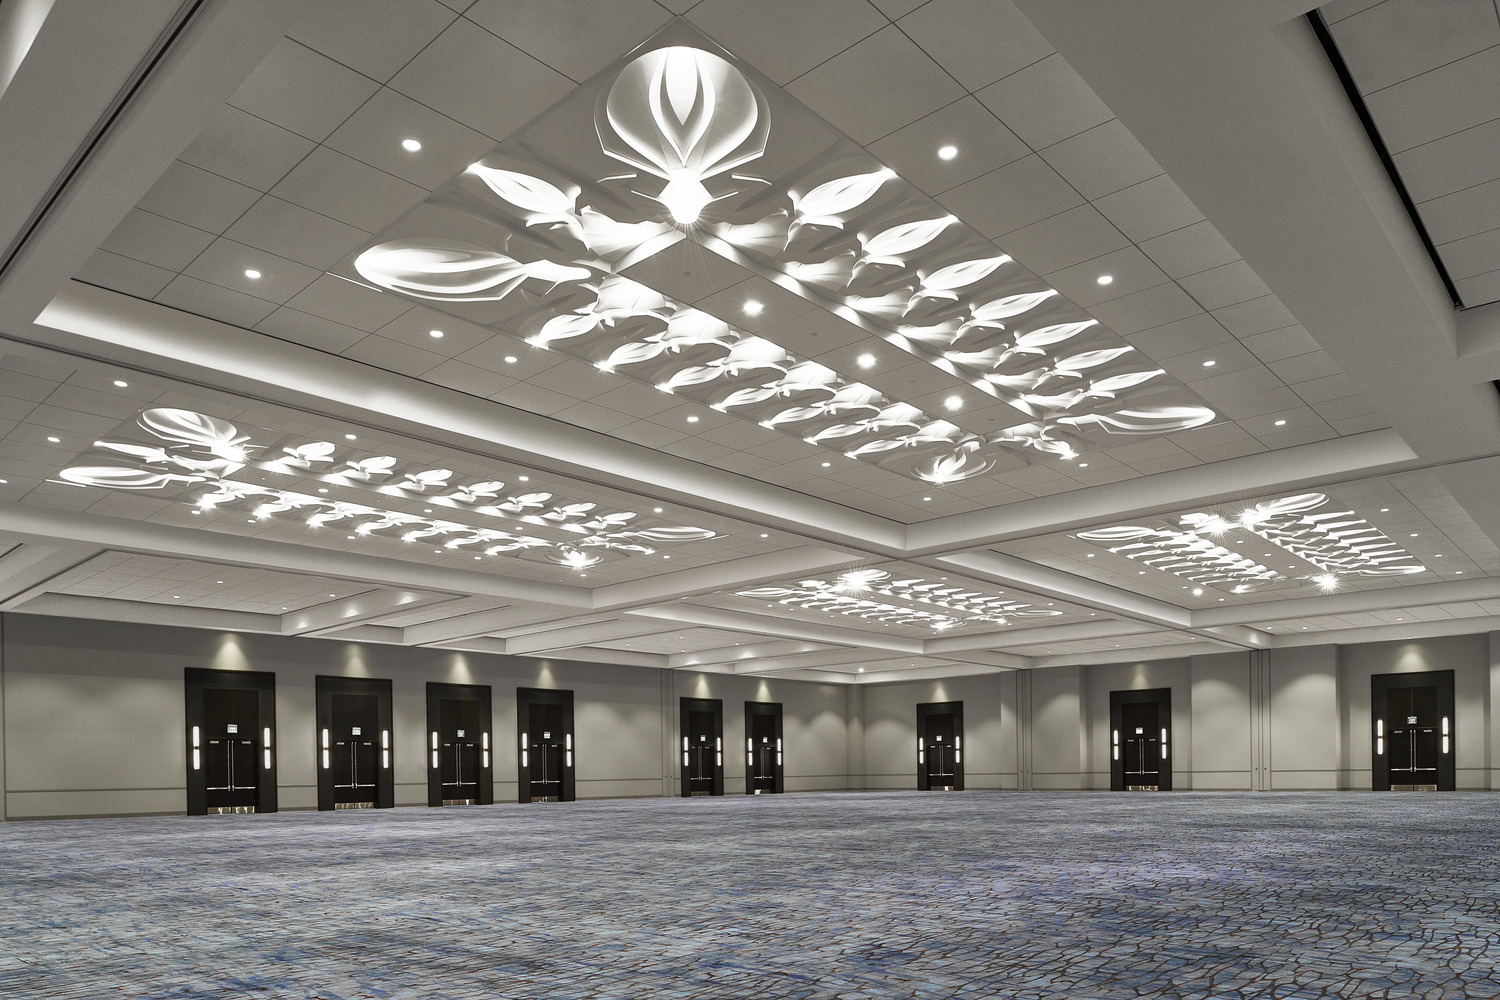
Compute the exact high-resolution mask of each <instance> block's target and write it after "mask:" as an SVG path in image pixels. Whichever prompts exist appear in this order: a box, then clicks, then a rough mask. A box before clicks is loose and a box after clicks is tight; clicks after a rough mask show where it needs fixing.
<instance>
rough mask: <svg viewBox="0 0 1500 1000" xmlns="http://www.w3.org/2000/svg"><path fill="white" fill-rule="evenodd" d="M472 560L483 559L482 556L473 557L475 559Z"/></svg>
mask: <svg viewBox="0 0 1500 1000" xmlns="http://www.w3.org/2000/svg"><path fill="white" fill-rule="evenodd" d="M474 558H475V559H483V558H484V556H475V557H474Z"/></svg>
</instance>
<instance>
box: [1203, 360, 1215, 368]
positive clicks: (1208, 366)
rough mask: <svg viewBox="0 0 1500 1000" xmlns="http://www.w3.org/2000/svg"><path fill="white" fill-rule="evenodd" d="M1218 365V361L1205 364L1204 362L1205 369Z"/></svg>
mask: <svg viewBox="0 0 1500 1000" xmlns="http://www.w3.org/2000/svg"><path fill="white" fill-rule="evenodd" d="M1216 364H1218V362H1217V361H1205V362H1203V367H1204V368H1212V367H1213V366H1214V365H1216Z"/></svg>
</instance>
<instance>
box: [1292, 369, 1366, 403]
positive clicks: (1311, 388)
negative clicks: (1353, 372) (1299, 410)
mask: <svg viewBox="0 0 1500 1000" xmlns="http://www.w3.org/2000/svg"><path fill="white" fill-rule="evenodd" d="M1292 391H1294V392H1295V393H1296V394H1297V395H1299V396H1301V397H1302V398H1303V400H1305V401H1306V402H1308V403H1310V404H1311V403H1322V402H1325V401H1327V400H1330V399H1338V398H1339V397H1340V396H1352V395H1354V394H1355V393H1357V392H1358V391H1359V389H1358V387H1357V386H1355V384H1354V382H1353V381H1352V380H1351V379H1350V378H1349V376H1347V375H1329V376H1326V377H1325V378H1318V379H1313V380H1311V381H1309V382H1299V383H1298V384H1297V385H1295V386H1293V387H1292Z"/></svg>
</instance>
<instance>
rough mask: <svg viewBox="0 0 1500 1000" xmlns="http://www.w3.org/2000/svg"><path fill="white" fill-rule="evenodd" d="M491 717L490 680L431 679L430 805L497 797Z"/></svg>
mask: <svg viewBox="0 0 1500 1000" xmlns="http://www.w3.org/2000/svg"><path fill="white" fill-rule="evenodd" d="M491 717H492V716H491V708H490V689H489V686H488V685H479V684H438V683H433V682H429V683H428V685H427V730H428V751H427V804H428V805H429V806H471V805H480V806H483V805H489V804H490V803H492V802H494V801H495V782H494V770H493V768H492V767H491V764H490V758H491V756H492V755H493V752H494V750H493V748H492V747H491V746H490V735H491V729H490V726H491Z"/></svg>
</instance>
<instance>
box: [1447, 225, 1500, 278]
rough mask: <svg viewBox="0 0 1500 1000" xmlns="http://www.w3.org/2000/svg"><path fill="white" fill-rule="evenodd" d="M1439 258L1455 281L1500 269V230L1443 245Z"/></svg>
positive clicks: (1492, 230)
mask: <svg viewBox="0 0 1500 1000" xmlns="http://www.w3.org/2000/svg"><path fill="white" fill-rule="evenodd" d="M1437 251H1438V256H1439V257H1441V258H1442V259H1443V264H1444V266H1445V267H1447V269H1448V274H1449V276H1450V277H1452V278H1453V279H1454V280H1455V281H1459V280H1462V279H1463V278H1472V277H1474V276H1475V275H1478V274H1487V273H1488V272H1490V271H1494V270H1497V269H1500V229H1491V230H1490V231H1488V232H1484V233H1479V234H1478V235H1475V236H1470V237H1468V238H1467V239H1462V240H1454V241H1453V242H1451V243H1444V244H1441V245H1440V246H1439V247H1438V248H1437Z"/></svg>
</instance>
